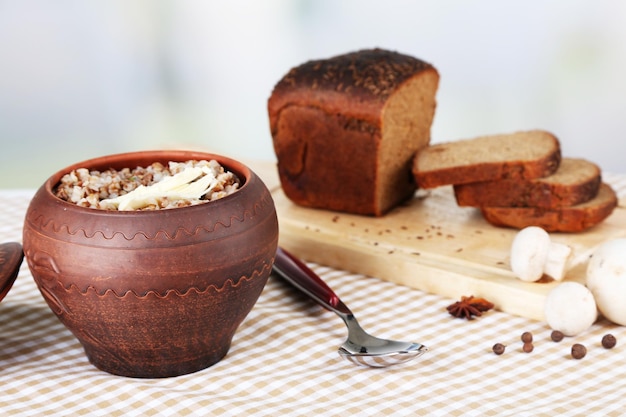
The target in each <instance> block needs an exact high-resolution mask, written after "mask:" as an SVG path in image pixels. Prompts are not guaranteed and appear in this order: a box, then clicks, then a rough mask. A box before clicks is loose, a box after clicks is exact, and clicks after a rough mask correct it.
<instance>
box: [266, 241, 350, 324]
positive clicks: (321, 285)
mask: <svg viewBox="0 0 626 417" xmlns="http://www.w3.org/2000/svg"><path fill="white" fill-rule="evenodd" d="M274 271H276V272H277V273H278V274H279V275H280V276H281V277H283V278H284V279H286V280H287V281H289V282H290V283H291V284H292V285H293V286H295V287H296V288H298V289H299V290H300V291H302V292H304V293H305V294H307V295H308V296H309V297H311V298H312V299H313V300H315V301H316V302H317V303H318V304H320V305H321V306H322V307H324V308H327V309H328V310H330V311H334V312H335V313H338V314H348V315H352V312H351V311H350V309H349V308H348V307H347V306H346V305H345V304H344V303H343V301H341V300H340V299H339V297H338V296H337V294H335V293H334V291H333V290H332V289H331V288H330V287H329V286H328V285H327V284H326V283H325V282H324V281H323V280H322V279H321V278H320V277H319V276H318V275H317V274H316V273H315V272H313V271H312V270H311V269H310V268H309V267H308V266H306V265H305V264H304V262H302V261H301V260H300V259H298V258H296V257H295V256H293V255H292V254H291V253H289V252H287V251H286V250H285V249H283V248H280V247H279V248H278V250H277V251H276V258H275V259H274Z"/></svg>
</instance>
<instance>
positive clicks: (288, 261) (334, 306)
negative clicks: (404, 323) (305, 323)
mask: <svg viewBox="0 0 626 417" xmlns="http://www.w3.org/2000/svg"><path fill="white" fill-rule="evenodd" d="M273 270H274V272H276V273H277V274H278V275H280V276H281V277H282V278H284V279H285V280H287V281H288V282H289V283H290V284H292V285H293V286H295V287H296V288H298V289H299V290H300V291H302V292H303V293H305V294H307V295H308V296H309V297H311V298H312V299H313V300H315V301H316V302H317V303H318V304H320V305H321V306H322V307H324V308H326V309H328V310H330V311H332V312H334V313H336V314H337V315H338V316H339V317H341V318H342V320H343V321H344V323H345V324H346V326H347V327H348V339H347V340H346V341H345V342H344V344H343V345H341V346H340V347H339V355H341V356H342V357H343V358H345V359H348V360H350V361H352V362H354V363H355V364H357V365H362V366H371V367H374V368H383V367H386V366H390V365H395V364H399V363H403V362H406V361H408V360H411V359H413V358H416V357H418V356H420V355H422V354H423V353H425V352H426V351H427V350H428V348H427V347H426V346H424V345H422V344H419V343H411V342H399V341H395V340H386V339H379V338H377V337H374V336H371V335H370V334H368V333H367V332H365V330H363V329H362V328H361V326H360V325H359V323H358V322H357V320H356V317H354V314H352V311H350V309H349V308H348V307H347V306H346V305H345V304H344V303H343V302H342V301H341V300H340V299H339V297H338V296H337V295H336V294H335V293H334V292H333V290H332V289H331V288H330V287H329V286H328V285H326V283H325V282H324V281H322V279H321V278H320V277H319V276H318V275H317V274H315V272H313V271H312V270H311V269H310V268H309V267H307V266H306V265H305V264H304V263H303V262H302V261H300V260H299V259H297V258H296V257H295V256H293V255H292V254H290V253H289V252H287V251H286V250H284V249H282V248H278V251H277V253H276V258H275V259H274V267H273Z"/></svg>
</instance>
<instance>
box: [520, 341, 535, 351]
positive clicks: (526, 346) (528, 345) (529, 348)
mask: <svg viewBox="0 0 626 417" xmlns="http://www.w3.org/2000/svg"><path fill="white" fill-rule="evenodd" d="M534 348H535V347H534V346H533V344H532V342H531V343H524V346H522V350H523V351H524V352H526V353H530V352H532V351H533V349H534Z"/></svg>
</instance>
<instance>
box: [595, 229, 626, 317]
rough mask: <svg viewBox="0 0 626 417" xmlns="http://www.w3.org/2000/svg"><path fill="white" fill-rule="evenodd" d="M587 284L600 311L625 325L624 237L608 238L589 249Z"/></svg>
mask: <svg viewBox="0 0 626 417" xmlns="http://www.w3.org/2000/svg"><path fill="white" fill-rule="evenodd" d="M587 287H589V289H590V290H591V292H592V293H593V295H594V297H595V299H596V304H597V305H598V309H599V310H600V313H602V315H603V316H604V317H606V318H607V319H608V320H610V321H612V322H613V323H616V324H619V325H622V326H626V239H625V238H620V239H612V240H608V241H606V242H604V243H602V244H601V245H600V246H598V248H597V249H596V250H595V251H594V252H593V254H592V256H591V259H590V260H589V264H588V265H587Z"/></svg>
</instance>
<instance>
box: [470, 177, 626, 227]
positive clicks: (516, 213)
mask: <svg viewBox="0 0 626 417" xmlns="http://www.w3.org/2000/svg"><path fill="white" fill-rule="evenodd" d="M615 207H617V195H616V194H615V191H613V189H612V188H611V187H610V186H609V185H608V184H605V183H602V184H601V185H600V190H599V191H598V195H597V196H596V197H595V198H593V199H591V200H589V201H587V202H585V203H582V204H578V205H575V206H569V207H559V208H555V209H545V208H540V207H481V209H480V210H481V212H482V215H483V216H484V218H485V220H487V221H488V222H489V223H491V224H492V225H494V226H501V227H502V226H503V227H512V228H516V229H523V228H524V227H528V226H539V227H541V228H543V229H545V230H546V231H548V232H572V233H575V232H582V231H584V230H587V229H589V228H590V227H592V226H595V225H596V224H598V223H600V222H601V221H603V220H604V219H606V218H607V217H608V216H609V215H610V214H611V213H612V212H613V210H614V209H615Z"/></svg>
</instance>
